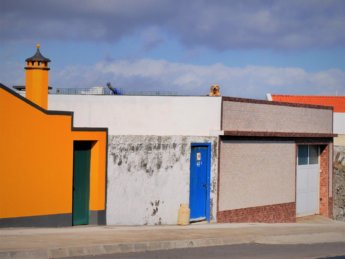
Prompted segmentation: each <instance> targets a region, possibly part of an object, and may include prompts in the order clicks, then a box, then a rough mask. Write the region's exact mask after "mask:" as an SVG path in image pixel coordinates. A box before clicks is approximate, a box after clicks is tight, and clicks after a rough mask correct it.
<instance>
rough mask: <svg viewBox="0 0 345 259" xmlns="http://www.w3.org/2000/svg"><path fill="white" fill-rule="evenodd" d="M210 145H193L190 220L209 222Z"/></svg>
mask: <svg viewBox="0 0 345 259" xmlns="http://www.w3.org/2000/svg"><path fill="white" fill-rule="evenodd" d="M209 151H210V145H209V144H204V145H202V144H201V145H196V144H192V151H191V159H190V196H189V206H190V219H191V221H198V220H205V219H207V220H209V191H208V190H209V175H210V174H209V170H210V153H209Z"/></svg>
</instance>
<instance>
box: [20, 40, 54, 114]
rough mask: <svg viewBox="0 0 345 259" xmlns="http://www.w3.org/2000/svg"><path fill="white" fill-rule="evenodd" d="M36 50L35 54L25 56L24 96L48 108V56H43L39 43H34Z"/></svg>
mask: <svg viewBox="0 0 345 259" xmlns="http://www.w3.org/2000/svg"><path fill="white" fill-rule="evenodd" d="M36 48H37V51H36V53H35V55H33V56H32V57H30V58H27V59H26V60H25V61H26V67H25V71H26V72H25V74H26V79H25V81H26V82H25V91H26V94H25V95H26V98H27V99H29V100H30V101H32V102H34V103H36V104H37V105H39V106H41V107H42V108H43V109H48V71H49V69H50V68H49V67H48V62H50V59H49V58H45V57H44V56H43V55H42V54H41V52H40V45H39V44H37V45H36Z"/></svg>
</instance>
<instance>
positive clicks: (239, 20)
mask: <svg viewBox="0 0 345 259" xmlns="http://www.w3.org/2000/svg"><path fill="white" fill-rule="evenodd" d="M1 7H2V8H0V25H1V30H0V38H1V39H2V40H4V41H5V40H15V41H19V40H37V39H41V40H45V39H51V40H64V41H66V40H77V41H79V40H83V41H107V42H117V41H119V40H121V39H122V38H123V37H125V36H128V37H131V36H133V35H137V33H138V32H144V33H142V34H140V33H139V37H140V36H141V37H142V40H143V44H144V46H143V47H144V49H151V48H154V47H156V46H158V45H159V44H160V43H161V42H162V41H164V40H163V39H164V34H165V33H170V34H171V35H173V38H176V39H179V40H180V41H181V42H182V43H184V44H185V45H186V46H189V47H197V46H204V47H207V48H212V49H219V50H227V49H232V48H242V49H247V48H266V49H272V48H273V49H304V48H310V47H314V48H319V47H321V48H328V47H334V46H336V47H339V46H340V47H341V46H343V45H344V43H345V30H344V24H345V1H343V0H328V1H325V0H312V1H311V0H288V1H287V0H274V1H267V0H240V1H228V0H223V1H221V0H218V1H207V0H198V1H184V0H116V1H107V0H101V1H100V0H87V1H85V0H74V1H70V0H59V1H44V0H31V1H27V0H16V1H13V0H2V6H1Z"/></svg>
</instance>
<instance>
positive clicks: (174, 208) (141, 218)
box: [107, 136, 218, 225]
mask: <svg viewBox="0 0 345 259" xmlns="http://www.w3.org/2000/svg"><path fill="white" fill-rule="evenodd" d="M191 143H211V144H212V151H211V152H212V157H211V175H210V181H211V190H210V203H211V209H210V210H211V220H212V221H214V220H215V216H216V201H217V196H216V195H217V184H216V181H217V166H218V165H217V160H218V155H217V153H218V152H217V151H218V138H217V137H192V136H191V137H186V136H109V143H108V182H107V184H108V188H107V224H108V225H115V224H118V225H156V224H176V223H177V216H178V209H179V206H180V204H181V203H189V181H190V179H189V177H190V152H191Z"/></svg>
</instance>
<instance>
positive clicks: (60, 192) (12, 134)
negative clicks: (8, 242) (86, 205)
mask: <svg viewBox="0 0 345 259" xmlns="http://www.w3.org/2000/svg"><path fill="white" fill-rule="evenodd" d="M71 120H72V117H71V116H70V115H47V114H45V113H43V112H42V111H40V110H38V109H36V108H34V107H32V106H31V105H29V104H28V103H26V102H25V101H23V100H21V99H20V98H18V97H16V96H14V95H12V94H10V93H8V92H7V91H5V90H4V89H2V88H0V143H1V148H0V159H1V160H0V170H1V171H0V218H11V217H22V216H35V215H50V214H61V213H71V212H72V183H73V141H74V140H93V141H95V143H96V144H95V145H94V146H93V148H92V151H91V157H92V158H91V181H90V182H91V187H90V209H91V210H102V209H104V208H105V161H106V132H105V131H104V132H102V131H90V132H86V131H80V132H79V131H71Z"/></svg>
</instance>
